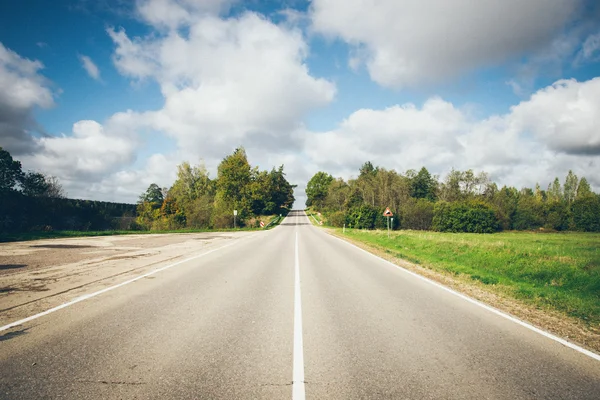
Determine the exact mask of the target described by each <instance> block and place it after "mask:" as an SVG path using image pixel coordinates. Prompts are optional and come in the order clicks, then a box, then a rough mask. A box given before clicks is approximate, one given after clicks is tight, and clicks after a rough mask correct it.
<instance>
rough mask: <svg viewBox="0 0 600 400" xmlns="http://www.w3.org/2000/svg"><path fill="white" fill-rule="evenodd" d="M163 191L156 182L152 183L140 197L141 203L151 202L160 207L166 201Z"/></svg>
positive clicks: (139, 201)
mask: <svg viewBox="0 0 600 400" xmlns="http://www.w3.org/2000/svg"><path fill="white" fill-rule="evenodd" d="M164 200H165V199H164V196H163V191H162V189H161V188H160V186H158V185H157V184H156V183H152V184H150V186H148V189H146V191H145V192H144V193H142V194H141V195H140V197H139V200H138V204H139V203H150V204H151V205H152V206H153V207H155V208H159V207H160V206H162V203H163V201H164Z"/></svg>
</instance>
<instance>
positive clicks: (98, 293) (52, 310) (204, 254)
mask: <svg viewBox="0 0 600 400" xmlns="http://www.w3.org/2000/svg"><path fill="white" fill-rule="evenodd" d="M248 237H251V236H250V235H249V236H246V237H245V238H242V239H240V240H245V239H246V238H248ZM234 244H237V241H233V242H232V243H229V244H226V245H224V246H221V247H217V248H216V249H212V250H209V251H207V252H206V253H202V254H198V255H197V256H194V257H190V258H186V259H185V260H181V261H177V262H176V263H173V264H169V265H166V266H164V267H160V268H157V269H154V270H152V271H150V272H147V273H145V274H142V275H140V276H136V277H135V278H132V279H129V280H127V281H125V282H121V283H118V284H116V285H114V286H110V287H107V288H105V289H102V290H99V291H97V292H93V293H88V294H85V295H83V296H80V297H77V298H75V299H74V300H71V301H69V302H66V303H64V304H61V305H59V306H56V307H54V308H51V309H49V310H46V311H42V312H41V313H38V314H35V315H32V316H30V317H27V318H23V319H20V320H18V321H15V322H11V323H10V324H8V325H4V326H2V327H0V332H2V331H5V330H7V329H10V328H14V327H15V326H19V325H23V324H24V323H26V322H29V321H33V320H34V319H38V318H40V317H43V316H44V315H48V314H51V313H53V312H55V311H58V310H62V309H63V308H67V307H69V306H72V305H73V304H77V303H79V302H81V301H84V300H87V299H91V298H92V297H96V296H98V295H101V294H102V293H106V292H110V291H111V290H114V289H117V288H120V287H121V286H125V285H129V284H130V283H133V282H135V281H138V280H140V279H142V278H146V277H147V276H150V275H154V274H157V273H159V272H162V271H164V270H167V269H169V268H173V267H175V266H177V265H180V264H183V263H186V262H188V261H192V260H195V259H197V258H200V257H204V256H206V255H208V254H211V253H214V252H215V251H218V250H221V249H224V248H226V247H229V246H232V245H234Z"/></svg>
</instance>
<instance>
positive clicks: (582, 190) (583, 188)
mask: <svg viewBox="0 0 600 400" xmlns="http://www.w3.org/2000/svg"><path fill="white" fill-rule="evenodd" d="M593 195H594V192H592V188H591V187H590V184H589V183H588V181H587V179H585V177H583V178H581V181H579V186H577V195H576V196H575V197H576V198H577V199H584V198H587V197H592V196H593Z"/></svg>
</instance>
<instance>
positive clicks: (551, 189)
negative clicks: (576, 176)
mask: <svg viewBox="0 0 600 400" xmlns="http://www.w3.org/2000/svg"><path fill="white" fill-rule="evenodd" d="M547 193H548V200H549V201H553V202H558V201H562V199H563V191H562V187H561V186H560V181H559V180H558V178H554V181H553V182H552V183H551V184H550V185H548V192H547Z"/></svg>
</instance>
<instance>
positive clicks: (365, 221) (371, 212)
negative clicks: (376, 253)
mask: <svg viewBox="0 0 600 400" xmlns="http://www.w3.org/2000/svg"><path fill="white" fill-rule="evenodd" d="M379 215H380V210H379V209H378V208H375V207H372V206H369V205H367V204H363V205H361V206H359V207H353V208H351V209H350V210H349V211H348V218H347V222H348V227H349V228H356V229H375V228H376V227H377V225H378V224H377V222H378V218H377V217H378V216H379Z"/></svg>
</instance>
